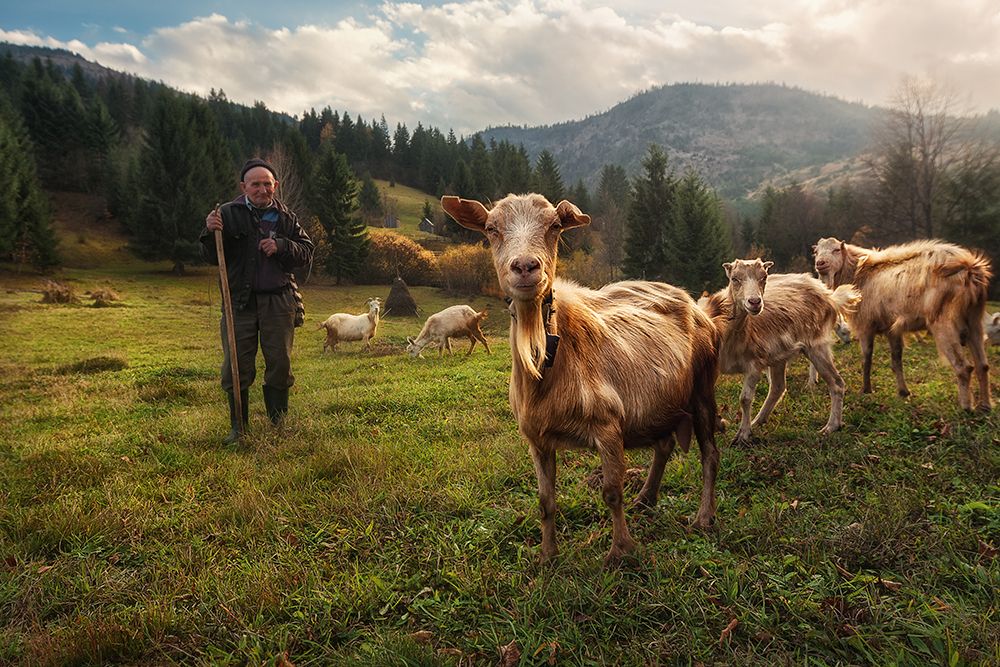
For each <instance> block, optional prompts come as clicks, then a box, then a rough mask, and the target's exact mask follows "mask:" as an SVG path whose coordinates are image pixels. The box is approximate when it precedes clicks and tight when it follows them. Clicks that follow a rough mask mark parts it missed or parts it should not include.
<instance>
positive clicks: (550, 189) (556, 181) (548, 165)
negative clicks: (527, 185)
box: [532, 150, 566, 204]
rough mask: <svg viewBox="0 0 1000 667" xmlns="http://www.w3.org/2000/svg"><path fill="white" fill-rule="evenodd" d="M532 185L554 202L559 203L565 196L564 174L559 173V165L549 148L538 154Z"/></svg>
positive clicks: (536, 190)
mask: <svg viewBox="0 0 1000 667" xmlns="http://www.w3.org/2000/svg"><path fill="white" fill-rule="evenodd" d="M532 187H533V188H534V190H535V192H537V193H539V194H541V195H543V196H544V197H545V198H546V199H548V200H549V201H550V202H552V203H553V204H557V203H559V201H560V200H562V199H564V198H565V192H566V188H565V186H564V185H563V181H562V176H561V175H560V174H559V166H558V165H557V164H556V159H555V158H554V157H552V153H550V152H549V151H548V150H543V151H542V152H541V154H540V155H539V156H538V161H537V162H535V171H534V174H533V178H532Z"/></svg>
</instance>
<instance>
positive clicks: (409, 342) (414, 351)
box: [406, 336, 424, 359]
mask: <svg viewBox="0 0 1000 667" xmlns="http://www.w3.org/2000/svg"><path fill="white" fill-rule="evenodd" d="M423 351H424V346H423V345H417V340H416V339H415V338H414V337H413V336H407V337H406V353H407V354H409V355H410V359H416V358H417V357H419V356H422V355H421V354H420V353H421V352H423Z"/></svg>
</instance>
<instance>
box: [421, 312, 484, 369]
mask: <svg viewBox="0 0 1000 667" xmlns="http://www.w3.org/2000/svg"><path fill="white" fill-rule="evenodd" d="M484 319H486V311H485V310H484V311H482V312H481V313H477V312H476V311H475V310H474V309H473V308H472V307H471V306H465V305H462V306H449V307H448V308H445V309H444V310H442V311H441V312H439V313H434V314H433V315H431V316H430V317H428V318H427V321H426V322H424V328H423V329H421V330H420V334H418V335H417V337H416V338H413V337H412V336H407V337H406V342H407V343H408V345H407V346H406V351H407V352H408V353H409V354H410V357H418V356H422V355H421V354H420V353H421V352H423V350H424V348H426V347H428V346H429V345H434V346H436V347H437V349H438V356H441V355H442V354H443V353H444V350H445V348H447V349H448V354H451V337H452V336H456V337H457V336H468V337H469V340H470V341H471V342H472V345H470V346H469V351H468V352H466V353H465V356H469V355H470V354H472V350H473V349H474V348H475V347H476V341H477V340H478V341H480V342H481V343H482V344H483V347H485V348H486V353H487V354H492V351H491V350H490V344H489V343H487V342H486V336H484V335H483V330H482V329H480V328H479V323H480V322H482V321H483V320H484Z"/></svg>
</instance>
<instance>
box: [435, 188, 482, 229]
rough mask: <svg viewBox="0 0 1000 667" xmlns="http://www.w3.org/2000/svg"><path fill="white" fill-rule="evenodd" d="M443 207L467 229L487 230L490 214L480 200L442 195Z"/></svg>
mask: <svg viewBox="0 0 1000 667" xmlns="http://www.w3.org/2000/svg"><path fill="white" fill-rule="evenodd" d="M441 208H443V209H444V210H445V213H447V214H448V215H450V216H451V217H452V218H454V219H455V222H457V223H458V224H460V225H462V226H463V227H465V228H466V229H471V230H473V231H477V232H480V233H485V232H486V218H487V217H488V216H489V211H487V210H486V207H485V206H483V205H482V204H480V203H479V202H477V201H475V200H473V199H462V198H461V197H455V196H452V195H446V196H444V197H441Z"/></svg>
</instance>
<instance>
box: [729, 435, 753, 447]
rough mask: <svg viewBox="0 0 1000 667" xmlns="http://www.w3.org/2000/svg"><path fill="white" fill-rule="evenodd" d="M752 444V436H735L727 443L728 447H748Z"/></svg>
mask: <svg viewBox="0 0 1000 667" xmlns="http://www.w3.org/2000/svg"><path fill="white" fill-rule="evenodd" d="M752 444H753V436H750V435H737V436H736V437H735V438H733V440H732V442H730V443H729V446H730V447H749V446H750V445H752Z"/></svg>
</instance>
